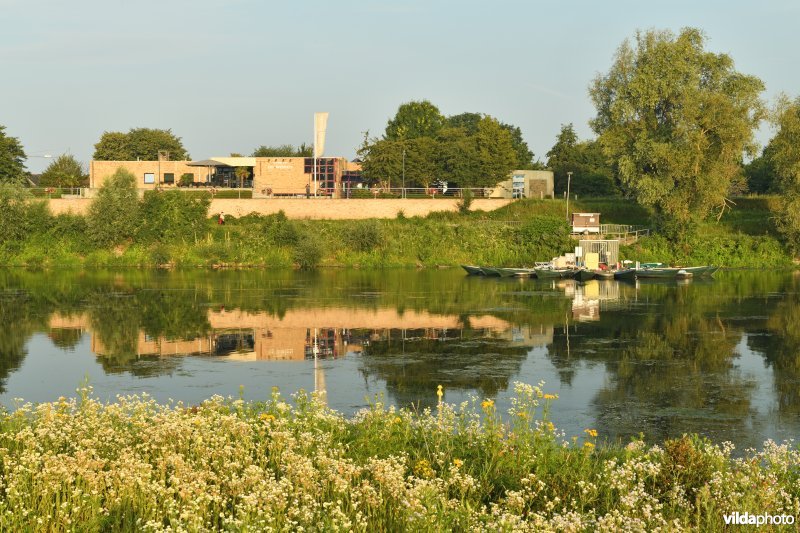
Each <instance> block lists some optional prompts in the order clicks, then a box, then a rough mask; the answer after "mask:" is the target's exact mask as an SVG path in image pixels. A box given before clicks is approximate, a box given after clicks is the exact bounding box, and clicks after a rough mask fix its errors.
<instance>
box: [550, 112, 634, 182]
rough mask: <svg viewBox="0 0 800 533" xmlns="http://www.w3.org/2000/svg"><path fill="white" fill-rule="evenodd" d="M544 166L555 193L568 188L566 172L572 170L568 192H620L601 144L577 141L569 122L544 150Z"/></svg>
mask: <svg viewBox="0 0 800 533" xmlns="http://www.w3.org/2000/svg"><path fill="white" fill-rule="evenodd" d="M547 166H548V167H549V168H550V169H551V170H552V171H553V188H554V190H555V192H556V194H558V195H561V194H563V193H564V192H565V191H566V190H567V172H572V181H571V183H570V195H573V194H577V195H579V196H594V197H597V196H616V195H618V194H619V193H620V191H619V188H618V187H617V185H616V183H615V179H614V171H613V169H612V168H611V166H610V165H608V163H607V162H606V158H605V156H604V155H603V152H602V148H601V146H600V144H599V143H598V142H597V141H583V142H580V141H579V140H578V135H577V134H576V133H575V129H574V128H573V126H572V124H566V125H562V126H561V131H560V132H559V134H558V136H557V137H556V143H555V144H554V145H553V147H552V148H551V149H550V151H549V152H547Z"/></svg>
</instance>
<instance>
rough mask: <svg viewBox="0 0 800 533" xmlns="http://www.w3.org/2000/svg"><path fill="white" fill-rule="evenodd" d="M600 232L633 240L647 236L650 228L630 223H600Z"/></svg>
mask: <svg viewBox="0 0 800 533" xmlns="http://www.w3.org/2000/svg"><path fill="white" fill-rule="evenodd" d="M600 233H601V234H602V235H605V236H606V237H613V238H617V239H619V240H621V241H625V242H634V241H636V240H638V239H639V238H641V237H647V236H649V235H650V228H646V227H644V226H634V225H630V224H600Z"/></svg>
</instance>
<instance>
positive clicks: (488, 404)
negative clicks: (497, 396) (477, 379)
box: [481, 400, 494, 411]
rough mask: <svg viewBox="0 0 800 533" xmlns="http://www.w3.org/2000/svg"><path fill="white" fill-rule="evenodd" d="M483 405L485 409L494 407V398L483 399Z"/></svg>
mask: <svg viewBox="0 0 800 533" xmlns="http://www.w3.org/2000/svg"><path fill="white" fill-rule="evenodd" d="M481 407H482V408H483V410H484V411H488V410H489V409H491V408H492V407H494V400H483V401H482V402H481Z"/></svg>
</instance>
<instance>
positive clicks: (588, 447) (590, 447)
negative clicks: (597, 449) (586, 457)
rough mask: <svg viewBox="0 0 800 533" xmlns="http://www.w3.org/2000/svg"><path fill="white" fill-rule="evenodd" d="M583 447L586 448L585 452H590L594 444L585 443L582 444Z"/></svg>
mask: <svg viewBox="0 0 800 533" xmlns="http://www.w3.org/2000/svg"><path fill="white" fill-rule="evenodd" d="M583 447H584V448H586V449H587V450H591V449H592V448H594V443H593V442H589V441H586V442H584V443H583Z"/></svg>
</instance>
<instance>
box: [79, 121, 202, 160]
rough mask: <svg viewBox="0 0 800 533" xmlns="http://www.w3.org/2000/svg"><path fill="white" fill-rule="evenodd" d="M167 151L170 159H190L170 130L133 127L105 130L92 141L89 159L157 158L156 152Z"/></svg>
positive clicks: (179, 140) (178, 139)
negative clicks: (98, 137) (97, 138)
mask: <svg viewBox="0 0 800 533" xmlns="http://www.w3.org/2000/svg"><path fill="white" fill-rule="evenodd" d="M164 151H166V152H169V158H170V160H172V161H182V160H186V159H189V153H188V152H187V151H186V149H185V148H184V147H183V143H182V142H181V139H180V137H177V136H175V134H174V133H172V130H159V129H151V128H132V129H130V130H129V131H128V133H122V132H117V131H113V132H108V131H107V132H104V133H103V135H102V136H101V137H100V140H99V141H98V142H97V144H95V145H94V155H93V156H92V159H95V160H98V161H136V160H139V159H141V160H143V161H156V160H157V159H158V154H159V152H164Z"/></svg>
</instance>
